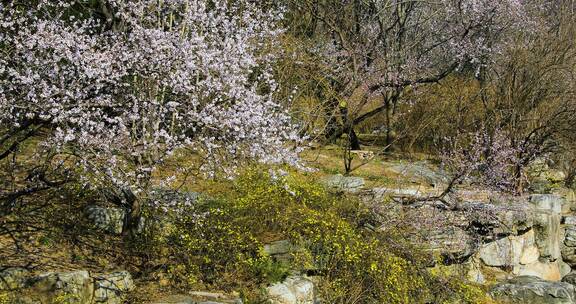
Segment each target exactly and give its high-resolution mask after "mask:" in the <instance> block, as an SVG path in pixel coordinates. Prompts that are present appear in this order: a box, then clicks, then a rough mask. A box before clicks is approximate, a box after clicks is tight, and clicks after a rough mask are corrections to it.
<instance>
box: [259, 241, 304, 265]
mask: <svg viewBox="0 0 576 304" xmlns="http://www.w3.org/2000/svg"><path fill="white" fill-rule="evenodd" d="M300 250H302V248H300V247H298V246H296V245H294V244H293V243H292V242H290V241H289V240H279V241H275V242H272V243H269V244H264V253H266V254H267V255H269V256H271V257H273V258H274V259H275V260H276V261H280V262H285V263H289V262H290V261H292V260H293V256H292V254H293V253H296V252H298V251H300Z"/></svg>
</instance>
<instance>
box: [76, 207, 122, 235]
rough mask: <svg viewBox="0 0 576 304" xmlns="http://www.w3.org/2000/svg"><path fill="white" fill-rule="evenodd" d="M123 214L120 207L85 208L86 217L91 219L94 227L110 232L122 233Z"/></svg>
mask: <svg viewBox="0 0 576 304" xmlns="http://www.w3.org/2000/svg"><path fill="white" fill-rule="evenodd" d="M125 214H126V212H125V211H124V210H123V209H121V208H112V207H100V206H88V207H87V208H86V217H88V219H89V220H91V221H92V224H93V225H94V227H96V228H97V229H100V230H102V231H106V232H108V233H112V234H122V227H123V225H124V216H125Z"/></svg>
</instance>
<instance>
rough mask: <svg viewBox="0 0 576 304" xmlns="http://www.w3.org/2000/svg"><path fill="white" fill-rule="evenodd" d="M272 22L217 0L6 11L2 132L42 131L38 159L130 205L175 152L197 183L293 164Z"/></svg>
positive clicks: (0, 63) (268, 15)
mask: <svg viewBox="0 0 576 304" xmlns="http://www.w3.org/2000/svg"><path fill="white" fill-rule="evenodd" d="M279 18H281V15H280V14H279V13H277V12H274V11H267V12H263V11H261V10H259V9H258V8H257V7H256V6H255V5H252V4H249V3H241V4H240V3H236V2H230V1H225V0H216V1H191V0H169V1H160V2H158V1H148V0H136V1H119V0H109V1H92V2H89V3H87V2H85V1H61V0H58V1H43V0H42V1H12V2H8V3H6V2H3V4H0V41H1V42H0V51H1V52H2V56H0V125H1V126H2V127H1V128H0V129H1V130H0V132H6V133H9V132H10V131H11V130H14V129H17V128H19V127H21V126H23V125H28V124H34V125H41V126H42V127H44V128H45V130H46V131H47V135H46V137H45V139H44V141H43V142H42V144H41V145H40V146H41V147H42V148H43V149H51V150H54V149H55V150H57V151H59V152H60V153H62V154H71V155H74V156H75V160H76V163H75V165H77V166H78V168H80V169H81V172H82V174H81V175H82V176H83V177H85V178H89V181H90V183H91V184H93V185H103V186H113V187H116V188H118V189H125V190H129V192H131V193H133V194H135V195H136V196H142V195H145V193H146V191H147V189H148V188H149V187H150V186H151V177H152V175H153V174H154V172H155V170H156V169H157V168H158V165H160V164H162V162H163V161H165V159H166V157H168V156H170V155H171V154H172V153H173V152H174V151H176V150H177V149H183V148H185V149H189V150H191V151H193V152H195V153H199V154H200V155H203V157H204V158H205V160H206V162H205V166H204V169H205V172H213V171H214V170H216V168H219V167H221V166H222V165H223V163H224V162H226V163H228V164H232V165H234V164H238V163H239V162H240V161H242V160H243V159H247V158H248V159H257V160H260V161H263V162H267V163H289V164H292V165H296V164H297V162H298V157H297V153H298V149H297V148H294V147H293V146H294V145H293V144H297V143H299V142H300V140H301V139H300V138H299V136H298V135H297V132H296V129H295V128H294V125H293V124H292V122H291V118H290V117H289V115H288V114H287V113H286V112H285V111H284V110H283V109H282V108H281V107H280V106H279V104H277V103H276V102H275V101H274V100H273V98H272V95H273V93H274V91H275V90H276V87H277V85H276V83H275V82H274V80H273V79H272V77H271V73H270V64H271V62H272V61H273V59H274V58H273V57H272V56H271V55H270V54H266V53H264V52H262V51H261V50H262V49H263V46H265V45H266V44H267V43H270V42H271V41H273V40H274V39H275V37H276V36H277V35H278V34H280V33H281V30H279V29H278V28H277V27H276V24H277V21H278V20H279ZM291 147H292V148H291Z"/></svg>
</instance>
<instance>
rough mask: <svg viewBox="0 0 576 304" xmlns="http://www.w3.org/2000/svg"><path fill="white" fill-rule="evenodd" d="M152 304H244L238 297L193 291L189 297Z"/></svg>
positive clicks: (162, 300) (170, 297)
mask: <svg viewBox="0 0 576 304" xmlns="http://www.w3.org/2000/svg"><path fill="white" fill-rule="evenodd" d="M151 303H152V304H242V300H241V299H239V298H238V297H235V296H232V295H227V294H223V293H217V292H205V291H192V292H190V293H189V294H187V295H170V296H167V297H164V298H162V299H159V300H155V301H152V302H151Z"/></svg>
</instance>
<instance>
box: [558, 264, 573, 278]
mask: <svg viewBox="0 0 576 304" xmlns="http://www.w3.org/2000/svg"><path fill="white" fill-rule="evenodd" d="M558 268H560V276H561V277H562V278H564V277H565V276H567V275H568V274H569V273H570V272H572V268H571V267H570V265H568V264H566V263H564V261H558Z"/></svg>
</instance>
